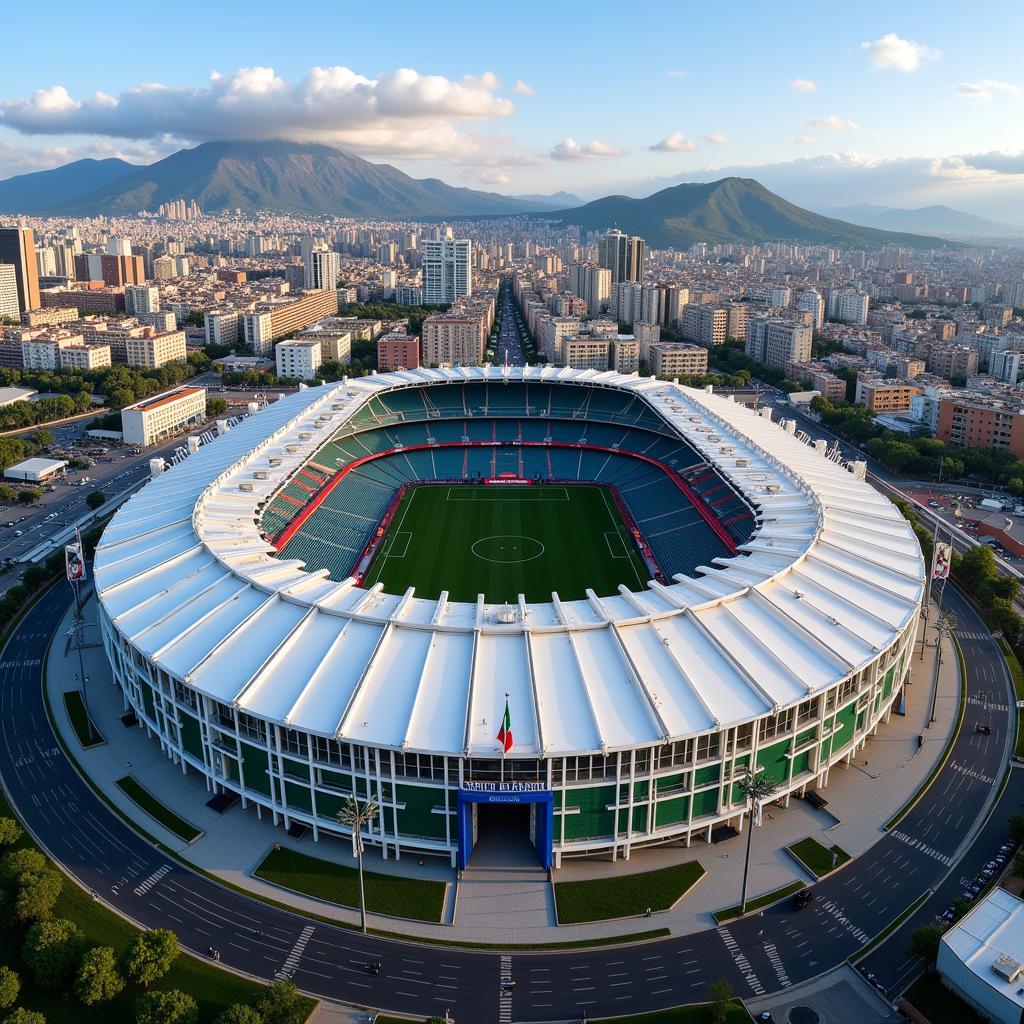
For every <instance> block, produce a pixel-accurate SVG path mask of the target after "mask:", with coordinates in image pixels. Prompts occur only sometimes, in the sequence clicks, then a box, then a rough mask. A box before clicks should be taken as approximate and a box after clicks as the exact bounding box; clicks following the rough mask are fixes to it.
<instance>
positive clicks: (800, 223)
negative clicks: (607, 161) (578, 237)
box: [548, 178, 945, 249]
mask: <svg viewBox="0 0 1024 1024" xmlns="http://www.w3.org/2000/svg"><path fill="white" fill-rule="evenodd" d="M548 216H550V217H551V219H553V220H557V221H560V222H561V223H563V224H576V225H578V226H579V227H580V228H581V229H582V230H584V231H603V230H605V229H606V228H608V227H610V226H618V227H620V228H621V229H622V230H623V231H627V232H628V233H630V234H635V235H641V236H642V237H643V238H645V239H646V240H647V244H648V245H651V246H653V247H655V248H667V247H669V246H674V247H675V248H685V247H686V246H690V245H693V244H694V243H695V242H722V243H730V242H731V243H734V244H741V243H750V242H763V241H768V240H771V241H789V242H799V243H801V244H810V245H835V246H845V247H847V248H878V247H879V246H882V245H902V246H907V247H909V248H915V249H927V248H932V247H935V246H941V245H943V244H945V243H944V242H943V241H942V240H941V239H939V238H929V237H927V236H924V235H917V234H907V233H904V232H896V231H884V230H881V229H878V228H870V227H863V226H860V225H856V224H850V223H847V222H846V221H843V220H837V219H835V218H832V217H824V216H822V215H821V214H820V213H812V212H811V211H810V210H804V209H802V208H801V207H799V206H795V205H794V204H793V203H790V202H787V201H786V200H785V199H783V198H782V197H781V196H777V195H775V193H774V192H769V191H768V189H766V188H765V187H764V185H762V184H761V183H760V182H758V181H755V180H754V179H753V178H722V179H720V180H719V181H710V182H693V183H687V184H683V185H675V186H673V187H671V188H665V189H662V190H661V191H660V192H655V193H654V195H652V196H647V197H646V198H644V199H632V198H630V197H629V196H606V197H605V198H604V199H596V200H594V202H592V203H586V204H585V205H584V206H580V207H577V208H575V209H571V210H560V211H558V212H557V213H553V214H549V215H548Z"/></svg>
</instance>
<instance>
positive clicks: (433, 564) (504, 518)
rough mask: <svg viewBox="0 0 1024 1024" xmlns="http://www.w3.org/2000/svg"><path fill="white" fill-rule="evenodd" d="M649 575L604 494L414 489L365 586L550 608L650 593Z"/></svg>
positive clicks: (594, 490) (599, 490) (598, 490)
mask: <svg viewBox="0 0 1024 1024" xmlns="http://www.w3.org/2000/svg"><path fill="white" fill-rule="evenodd" d="M648 578H649V573H648V572H647V570H646V568H645V566H644V563H643V560H642V559H641V557H640V555H639V553H638V552H637V550H636V546H635V545H634V544H633V541H632V539H631V538H630V536H629V534H628V533H627V531H626V526H625V524H624V523H623V521H622V517H621V516H620V515H619V512H618V509H617V508H616V507H615V502H614V501H613V500H612V497H611V495H610V494H609V493H608V490H607V489H606V488H604V487H595V486H590V485H584V486H578V487H562V486H551V485H539V486H522V487H515V486H512V487H503V486H495V485H491V486H488V485H485V484H465V485H462V486H448V485H433V486H431V485H424V486H419V487H413V488H412V489H411V490H410V491H409V492H408V493H407V494H406V495H405V497H404V498H403V499H402V503H401V504H400V505H399V507H398V510H397V511H396V513H395V516H394V518H393V519H392V521H391V525H390V527H389V528H388V532H387V534H386V536H385V538H384V543H383V545H382V547H381V549H380V551H379V552H378V554H377V557H376V558H375V559H374V562H373V564H372V565H371V566H370V569H369V572H367V574H366V578H365V580H364V586H367V587H370V586H373V584H375V583H378V582H380V583H383V584H384V588H385V589H386V590H388V591H389V592H391V593H399V594H401V593H403V592H404V591H405V590H406V588H407V587H410V586H414V587H415V588H416V595H417V596H418V597H427V598H434V597H438V596H439V595H440V593H441V591H442V590H445V589H447V590H448V596H449V598H450V599H451V600H453V601H475V600H476V596H477V594H484V595H485V597H486V599H487V600H488V601H491V602H499V601H507V602H512V603H514V602H515V601H516V598H517V597H518V595H519V594H524V595H525V596H526V600H527V601H550V600H551V592H552V591H555V590H557V591H558V594H559V596H561V597H562V598H564V599H566V600H575V599H577V598H582V597H585V596H586V590H587V588H588V587H592V588H593V589H594V590H595V591H596V592H597V593H598V594H599V595H608V594H614V593H615V592H616V591H617V590H618V587H619V585H620V584H625V586H627V587H629V588H630V589H631V590H637V589H644V588H645V587H646V585H647V580H648Z"/></svg>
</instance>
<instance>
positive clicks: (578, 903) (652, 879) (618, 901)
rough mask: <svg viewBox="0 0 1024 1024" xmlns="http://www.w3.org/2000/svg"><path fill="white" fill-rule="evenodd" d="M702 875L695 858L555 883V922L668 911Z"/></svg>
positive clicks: (561, 922) (563, 922) (634, 915)
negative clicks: (633, 871) (635, 871)
mask: <svg viewBox="0 0 1024 1024" xmlns="http://www.w3.org/2000/svg"><path fill="white" fill-rule="evenodd" d="M703 876H704V869H703V868H702V867H701V866H700V864H699V863H698V862H697V861H695V860H690V861H687V862H686V863H685V864H675V865H673V866H672V867H670V868H661V869H660V870H658V871H644V872H641V873H640V874H635V875H612V876H610V877H608V878H593V879H587V880H586V881H581V882H555V904H556V906H557V908H558V923H559V924H580V923H581V922H583V921H608V920H610V919H612V918H616V917H637V916H638V915H640V914H642V913H643V912H644V911H645V910H646V909H647V908H648V907H650V908H651V910H652V911H657V910H668V908H669V907H671V906H672V905H673V904H674V903H675V902H676V901H677V900H678V899H679V898H680V897H681V896H683V895H685V894H686V893H687V892H688V891H689V889H690V888H691V887H692V886H693V885H694V884H696V883H697V882H698V881H699V880H700V879H701V878H702V877H703Z"/></svg>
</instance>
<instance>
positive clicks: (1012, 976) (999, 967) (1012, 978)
mask: <svg viewBox="0 0 1024 1024" xmlns="http://www.w3.org/2000/svg"><path fill="white" fill-rule="evenodd" d="M992 970H993V971H995V972H996V974H998V975H999V977H1000V978H1004V979H1005V980H1006V981H1008V982H1010V983H1011V984H1012V983H1014V982H1016V980H1017V979H1018V978H1019V977H1020V976H1021V972H1022V971H1024V965H1021V964H1020V963H1018V962H1017V961H1016V960H1014V959H1013V957H1012V956H1009V955H1008V954H1006V953H1000V954H999V956H998V957H996V960H995V962H994V963H993V964H992Z"/></svg>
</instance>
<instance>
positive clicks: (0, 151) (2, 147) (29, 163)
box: [0, 138, 182, 180]
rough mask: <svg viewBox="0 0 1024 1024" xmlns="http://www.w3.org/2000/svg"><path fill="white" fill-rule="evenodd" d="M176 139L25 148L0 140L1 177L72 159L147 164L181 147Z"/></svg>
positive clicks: (48, 168) (57, 165)
mask: <svg viewBox="0 0 1024 1024" xmlns="http://www.w3.org/2000/svg"><path fill="white" fill-rule="evenodd" d="M181 147H182V142H181V141H180V140H178V139H170V138H165V139H159V140H156V141H154V142H140V143H130V144H129V145H118V144H117V143H115V142H110V141H108V140H106V139H98V140H96V141H95V142H88V143H85V144H84V145H81V146H41V147H38V148H31V149H29V148H27V147H25V146H18V145H15V144H13V143H9V142H0V180H3V179H4V178H9V177H12V176H13V175H15V174H29V173H31V172H33V171H48V170H50V169H52V168H54V167H61V166H62V165H64V164H68V163H71V162H72V161H74V160H85V159H92V160H106V159H110V158H111V157H116V158H118V159H121V160H126V161H127V162H128V163H133V164H150V163H153V162H154V161H156V160H160V159H162V158H163V157H165V156H169V155H170V154H171V153H174V152H175V151H177V150H179V149H181Z"/></svg>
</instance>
